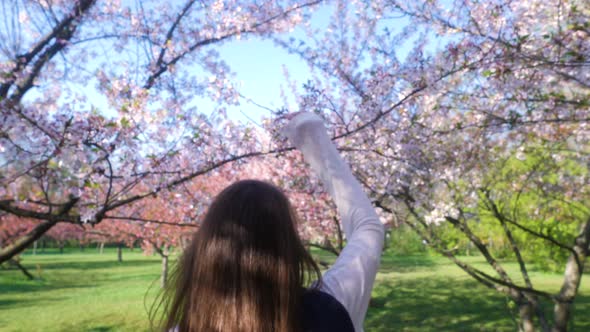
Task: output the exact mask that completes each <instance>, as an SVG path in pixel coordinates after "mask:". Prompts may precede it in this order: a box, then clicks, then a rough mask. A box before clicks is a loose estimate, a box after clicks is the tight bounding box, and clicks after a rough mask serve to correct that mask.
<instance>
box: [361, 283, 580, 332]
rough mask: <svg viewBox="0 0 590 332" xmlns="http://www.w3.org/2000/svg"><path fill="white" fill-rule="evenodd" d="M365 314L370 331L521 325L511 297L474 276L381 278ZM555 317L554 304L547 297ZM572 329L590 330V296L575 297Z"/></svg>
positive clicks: (508, 328) (492, 328)
mask: <svg viewBox="0 0 590 332" xmlns="http://www.w3.org/2000/svg"><path fill="white" fill-rule="evenodd" d="M373 294H374V295H373V298H372V299H371V306H370V308H369V311H368V314H367V319H366V324H365V326H366V330H367V331H379V332H381V331H383V332H385V331H516V330H518V328H517V325H516V322H515V321H514V318H513V317H514V316H513V315H514V314H515V312H513V311H511V309H509V307H508V302H507V300H506V297H505V296H503V295H502V294H500V293H498V292H495V291H493V290H489V289H487V288H485V287H484V286H482V285H480V284H478V283H477V282H475V281H472V280H469V279H466V280H457V279H456V278H448V277H443V276H440V277H436V278H433V277H425V278H416V279H413V280H410V279H399V280H392V281H386V282H381V283H380V284H378V285H377V286H376V288H375V291H374V292H373ZM543 306H544V309H545V311H546V317H547V318H548V319H549V320H550V321H552V320H553V316H552V315H553V313H552V310H553V304H552V303H548V302H545V303H543ZM574 310H575V311H574V313H573V321H572V325H570V330H571V331H574V332H575V331H590V315H588V312H590V296H588V295H586V294H580V295H578V297H577V298H576V302H575V309H574Z"/></svg>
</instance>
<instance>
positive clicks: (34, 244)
mask: <svg viewBox="0 0 590 332" xmlns="http://www.w3.org/2000/svg"><path fill="white" fill-rule="evenodd" d="M36 254H37V240H35V242H33V255H36Z"/></svg>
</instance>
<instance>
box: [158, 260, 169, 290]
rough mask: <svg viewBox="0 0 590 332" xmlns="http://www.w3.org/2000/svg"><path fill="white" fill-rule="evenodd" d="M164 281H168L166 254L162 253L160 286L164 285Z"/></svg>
mask: <svg viewBox="0 0 590 332" xmlns="http://www.w3.org/2000/svg"><path fill="white" fill-rule="evenodd" d="M166 282H168V255H162V280H161V284H160V286H161V287H162V288H164V287H166Z"/></svg>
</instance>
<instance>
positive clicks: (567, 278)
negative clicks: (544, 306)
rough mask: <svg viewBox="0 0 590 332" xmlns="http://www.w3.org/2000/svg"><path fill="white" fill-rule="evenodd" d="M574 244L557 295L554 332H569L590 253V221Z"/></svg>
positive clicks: (554, 311) (589, 220) (554, 310)
mask: <svg viewBox="0 0 590 332" xmlns="http://www.w3.org/2000/svg"><path fill="white" fill-rule="evenodd" d="M574 243H575V245H574V247H573V251H574V252H573V253H572V254H571V255H570V257H569V258H568V260H567V263H566V265H565V275H564V278H563V279H564V280H563V285H562V286H561V290H560V291H559V294H558V295H557V299H558V302H557V304H555V307H554V309H553V317H554V324H553V329H552V331H553V332H565V331H567V327H568V323H569V321H570V320H571V312H572V308H573V303H574V300H575V298H576V295H577V294H578V288H579V287H580V282H581V280H582V274H583V273H584V263H585V262H586V257H588V255H589V251H590V219H588V221H586V224H585V225H583V227H582V231H581V232H580V235H578V237H576V240H575V242H574Z"/></svg>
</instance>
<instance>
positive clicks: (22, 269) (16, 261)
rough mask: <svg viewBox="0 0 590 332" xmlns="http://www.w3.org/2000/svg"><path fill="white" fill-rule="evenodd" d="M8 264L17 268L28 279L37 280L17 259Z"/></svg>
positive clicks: (12, 259)
mask: <svg viewBox="0 0 590 332" xmlns="http://www.w3.org/2000/svg"><path fill="white" fill-rule="evenodd" d="M8 262H9V263H10V264H11V265H14V266H16V267H17V268H18V269H19V270H20V271H21V272H22V273H23V274H24V275H25V276H27V278H29V280H33V279H35V277H33V275H32V274H31V273H29V271H27V269H26V268H25V267H24V266H22V265H21V263H20V262H19V261H18V260H17V259H14V258H11V259H10V260H9V261H8Z"/></svg>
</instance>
